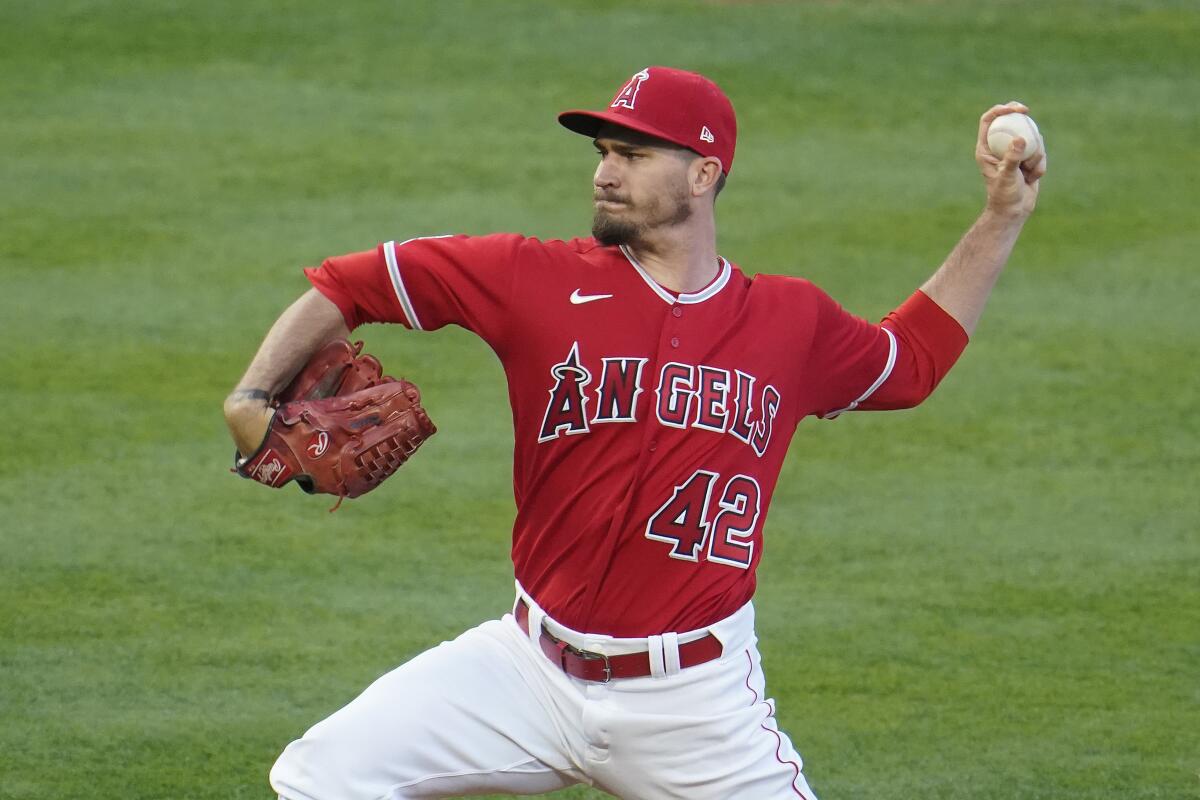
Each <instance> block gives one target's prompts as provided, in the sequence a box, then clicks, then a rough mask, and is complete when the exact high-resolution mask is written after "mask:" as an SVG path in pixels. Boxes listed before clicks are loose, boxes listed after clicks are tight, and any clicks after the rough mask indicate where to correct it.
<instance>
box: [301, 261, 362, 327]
mask: <svg viewBox="0 0 1200 800" xmlns="http://www.w3.org/2000/svg"><path fill="white" fill-rule="evenodd" d="M304 277H306V278H308V282H309V283H311V284H312V285H313V288H314V289H316V290H317V291H318V292H320V293H321V294H323V295H325V297H326V298H327V299H328V300H329V301H330V302H332V303H333V304H334V305H335V306H337V307H338V311H341V312H342V318H343V319H344V320H346V327H347V328H349V329H350V330H354V329H355V328H357V327H358V326H359V325H360V324H362V320H360V319H359V318H358V312H357V307H356V306H355V304H354V300H353V298H351V297H350V295H348V294H347V293H346V292H343V291H341V290H340V289H339V288H338V286H337V284H336V283H335V281H334V280H333V279H332V277H331V276H330V274H329V273H328V272H327V271H325V270H323V269H319V268H317V267H306V268H305V269H304Z"/></svg>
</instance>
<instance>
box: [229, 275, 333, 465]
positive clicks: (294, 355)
mask: <svg viewBox="0 0 1200 800" xmlns="http://www.w3.org/2000/svg"><path fill="white" fill-rule="evenodd" d="M349 333H350V331H349V329H348V328H347V327H346V322H345V320H344V319H343V318H342V312H341V311H339V310H338V307H337V306H336V305H334V304H333V302H331V301H330V300H328V299H327V298H326V297H325V296H324V295H322V294H321V293H320V292H318V291H317V290H316V289H310V290H309V291H308V292H307V293H305V294H304V295H302V296H301V297H300V299H299V300H297V301H296V302H294V303H292V305H291V306H290V307H288V309H287V310H286V311H284V312H283V314H281V315H280V317H279V319H277V320H276V321H275V324H274V325H272V326H271V330H270V331H269V332H268V333H267V336H266V338H265V339H263V342H262V344H261V345H259V348H258V352H257V353H256V354H255V356H254V359H253V360H252V361H251V362H250V366H249V367H248V368H247V369H246V374H245V375H243V376H242V379H241V380H240V381H238V385H237V387H236V388H234V390H233V392H232V393H230V395H229V397H227V398H226V399H225V422H226V424H228V425H229V432H230V434H231V435H232V436H233V440H234V442H235V443H236V444H237V447H238V450H239V451H240V452H242V453H244V454H249V453H252V452H253V451H254V450H255V449H256V448H257V447H258V445H259V443H260V442H261V441H262V438H263V436H264V435H265V434H266V430H267V426H268V425H269V424H270V420H271V410H270V408H269V406H268V403H267V401H268V400H269V399H270V397H271V396H272V395H274V394H275V393H276V392H278V391H279V390H280V389H282V388H283V387H284V386H286V385H287V382H288V381H290V380H291V379H292V377H293V376H294V375H295V374H296V373H297V372H299V371H300V368H301V367H303V366H304V364H305V363H306V362H307V361H308V359H309V357H310V356H311V355H312V354H313V353H315V352H316V351H317V350H318V349H319V348H320V347H321V345H323V344H325V343H326V342H328V341H330V340H331V339H336V338H338V337H342V336H348V335H349Z"/></svg>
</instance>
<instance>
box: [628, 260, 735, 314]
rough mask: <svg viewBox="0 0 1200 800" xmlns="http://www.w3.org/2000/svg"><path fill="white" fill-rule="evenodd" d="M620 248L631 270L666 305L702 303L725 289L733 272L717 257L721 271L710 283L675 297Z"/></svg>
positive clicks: (726, 262) (727, 264)
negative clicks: (697, 289)
mask: <svg viewBox="0 0 1200 800" xmlns="http://www.w3.org/2000/svg"><path fill="white" fill-rule="evenodd" d="M620 248H621V252H622V253H623V254H624V255H625V258H626V259H628V260H629V263H630V264H632V265H633V268H634V269H635V270H637V274H638V275H641V276H642V280H644V281H645V282H646V285H647V286H649V287H650V288H651V289H652V290H654V293H655V294H657V295H658V296H659V297H661V298H662V299H663V301H664V302H665V303H667V305H675V304H676V303H703V302H704V301H705V300H707V299H708V298H710V297H712V296H713V295H715V294H716V293H717V292H719V291H721V290H722V289H724V288H725V284H727V283H729V276H730V274H731V273H732V272H733V268H732V267H731V266H729V262H728V261H726V260H725V259H724V258H721V257H720V256H717V258H720V259H721V271H720V273H718V275H717V277H716V278H714V279H713V282H712V283H710V284H709V285H708V286H705V287H704V288H703V289H701V290H700V291H698V292H686V293H683V294H679V295H676V294H675V293H674V292H670V291H668V290H666V289H664V288H663V287H662V285H661V284H659V282H658V281H656V280H654V278H651V277H650V273H648V272H646V268H645V267H643V266H642V265H641V264H639V263H638V260H637V258H636V257H635V256H634V255H633V251H632V250H630V249H629V248H628V247H627V246H626V245H621V246H620Z"/></svg>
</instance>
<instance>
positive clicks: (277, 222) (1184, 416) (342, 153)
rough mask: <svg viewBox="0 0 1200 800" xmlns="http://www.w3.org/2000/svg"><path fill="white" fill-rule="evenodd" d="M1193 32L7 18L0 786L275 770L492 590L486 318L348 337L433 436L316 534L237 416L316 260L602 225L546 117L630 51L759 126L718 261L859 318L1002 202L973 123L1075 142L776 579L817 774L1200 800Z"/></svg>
mask: <svg viewBox="0 0 1200 800" xmlns="http://www.w3.org/2000/svg"><path fill="white" fill-rule="evenodd" d="M1197 41H1200V8H1197V6H1196V4H1195V3H1194V2H1166V1H1165V0H1160V1H1156V2H1132V1H1122V2H1118V1H1116V0H1103V1H1100V0H1098V1H1097V2H1088V3H1082V2H1074V3H1072V2H1051V1H1049V0H1048V1H1047V2H1037V3H1034V2H1006V3H993V4H985V3H971V2H967V1H966V0H957V1H955V2H937V1H934V0H929V1H927V2H911V3H901V2H878V1H874V0H872V1H871V2H867V1H866V0H864V1H863V2H841V3H839V2H822V3H795V4H789V3H742V2H729V3H716V2H713V3H662V2H654V3H633V2H628V3H611V2H600V3H587V4H585V3H575V2H571V3H550V2H540V3H539V2H520V3H516V2H512V3H488V2H445V3H432V2H422V3H401V2H350V3H346V4H340V5H339V4H331V3H322V2H316V1H315V0H288V1H287V2H278V3H236V2H229V1H228V0H220V1H214V2H208V3H203V4H199V3H196V4H185V3H174V2H144V1H143V2H133V1H129V0H127V1H126V2H84V1H83V0H63V2H56V3H47V4H36V5H35V4H18V3H14V2H2V3H0V107H2V108H3V109H4V114H3V116H2V117H0V186H3V188H4V192H3V193H2V194H0V320H2V324H3V330H4V332H5V334H6V340H7V341H8V342H9V345H8V346H7V347H6V348H5V352H4V354H3V355H0V375H3V376H4V379H3V385H4V387H5V391H4V392H3V393H2V394H0V410H2V411H3V412H4V415H3V416H4V419H6V420H7V425H6V428H5V435H6V441H5V442H4V444H3V452H4V456H3V458H0V509H2V511H3V516H2V518H0V723H2V724H0V798H5V800H17V799H18V798H19V799H20V800H32V799H33V798H37V799H38V800H43V799H44V798H75V797H88V798H123V799H127V800H140V799H143V798H144V799H147V800H148V799H150V798H172V799H175V798H251V797H256V798H262V797H267V796H269V789H268V787H267V786H266V782H265V775H266V770H267V769H268V767H269V766H270V764H271V762H272V760H273V759H274V757H275V755H276V754H277V752H278V751H279V750H280V749H281V748H282V746H283V745H284V744H286V742H287V741H288V740H289V739H291V738H293V737H295V736H296V735H298V734H299V733H300V732H301V731H302V730H303V729H304V728H305V727H306V726H307V725H309V724H311V723H312V722H314V721H316V720H318V719H320V718H322V717H323V716H325V715H326V714H328V713H329V712H330V711H332V710H333V709H335V708H336V707H338V706H339V705H340V704H342V703H344V702H345V701H347V700H348V699H350V698H351V697H353V696H354V695H355V694H356V693H357V692H358V691H359V690H361V689H362V688H363V687H364V686H366V684H367V683H368V682H370V681H371V680H372V679H373V678H375V677H376V676H378V675H379V674H381V673H382V672H384V671H386V670H387V669H389V668H391V667H392V666H394V665H395V664H397V663H399V662H400V661H402V660H404V659H405V658H407V657H409V656H411V655H413V654H415V653H417V652H419V651H421V650H423V649H425V648H427V647H428V646H430V645H432V644H434V643H436V642H438V641H440V640H441V639H443V638H447V637H451V636H453V635H455V634H456V633H457V632H459V631H460V630H462V629H463V628H465V627H467V626H469V625H471V624H474V623H475V622H477V621H478V620H480V619H483V618H485V617H489V616H492V615H495V614H497V613H499V612H500V611H501V610H502V609H503V607H504V606H505V604H506V603H507V602H508V601H509V597H510V594H511V582H510V580H511V578H510V566H509V564H508V561H507V539H508V529H509V525H510V523H511V514H512V501H511V496H510V491H511V481H510V473H509V459H510V457H511V442H510V438H511V427H510V422H509V415H508V411H507V407H506V400H505V390H504V387H503V385H502V375H501V371H500V369H499V368H498V365H497V363H496V362H495V359H494V357H493V356H492V355H491V353H490V351H488V350H487V348H486V347H485V346H484V345H482V344H481V343H480V342H478V341H476V340H474V339H473V338H471V337H470V336H468V335H466V334H463V333H462V332H460V331H449V332H442V333H439V334H437V335H431V336H419V335H408V334H405V333H403V332H401V331H400V330H399V329H382V328H372V329H368V330H365V331H364V332H363V335H364V337H365V338H366V339H367V341H368V343H369V345H370V348H371V349H372V350H373V351H376V352H377V353H378V354H379V355H380V356H381V358H382V359H383V360H384V363H385V364H387V365H389V367H391V366H393V365H394V366H395V370H396V371H400V372H403V373H405V374H406V375H408V376H409V377H411V378H413V379H414V380H416V381H417V382H418V383H419V384H420V385H421V386H422V388H423V389H424V391H425V396H426V400H427V404H428V406H429V408H430V409H431V412H432V413H433V414H434V416H435V418H436V420H437V421H438V423H439V426H440V428H441V431H442V432H441V433H440V434H439V435H438V437H437V438H436V439H434V440H432V441H431V443H430V444H429V445H428V446H427V447H426V448H424V449H423V450H422V452H421V454H420V456H419V457H418V459H417V462H414V464H413V465H412V466H411V468H408V469H406V470H405V474H404V475H402V476H399V477H397V478H396V479H394V480H392V481H390V482H389V483H388V484H387V486H386V488H384V489H383V490H381V491H380V492H378V493H375V494H373V495H371V496H370V497H368V498H365V499H362V500H359V501H354V502H349V503H347V504H346V505H345V506H343V508H342V510H341V511H339V512H338V513H337V514H335V515H329V514H327V513H325V508H326V507H327V505H328V503H327V502H326V500H325V499H323V498H308V497H302V496H300V495H299V493H298V492H293V491H285V492H278V493H272V492H268V491H266V490H264V489H262V488H261V487H258V486H254V485H251V484H250V483H248V482H243V481H238V480H235V479H234V478H233V477H232V476H230V475H229V474H228V473H227V468H228V463H229V459H230V455H231V449H232V448H231V445H230V443H229V441H228V438H227V436H226V434H225V432H224V426H223V423H222V420H221V415H220V404H221V400H222V398H223V396H224V394H225V392H226V391H227V390H228V389H229V388H230V387H231V385H232V384H233V382H234V381H235V380H236V378H237V377H238V375H239V374H240V371H241V369H242V368H243V367H244V365H245V363H246V362H247V361H248V359H249V357H250V355H251V354H252V352H253V350H254V348H255V346H256V345H257V342H258V340H259V338H260V337H261V335H262V333H263V332H264V331H265V329H266V327H267V326H268V325H269V323H270V322H271V321H272V320H273V319H274V317H275V315H276V314H277V313H278V312H279V310H280V309H281V308H282V307H284V306H285V305H286V304H287V303H288V302H289V301H290V300H291V299H292V298H293V297H294V296H296V295H297V294H298V293H299V292H301V291H303V289H304V288H305V286H306V284H305V282H304V281H303V278H302V277H301V276H300V274H299V272H298V270H297V268H298V267H299V266H301V265H307V264H313V263H317V262H319V261H320V260H321V259H322V258H323V257H324V256H326V255H331V254H336V253H341V252H345V251H349V250H356V249H363V248H367V247H371V246H373V245H374V244H375V243H376V242H378V241H380V240H384V239H390V238H396V237H403V238H406V237H408V236H412V235H418V234H426V233H441V232H447V231H452V230H453V231H463V232H470V233H482V232H488V231H494V230H517V231H521V232H525V233H529V234H534V235H540V236H543V237H551V236H571V235H577V234H580V233H582V232H584V231H585V230H586V224H587V219H588V214H589V207H588V206H589V203H588V198H589V188H588V180H589V176H590V173H591V170H592V167H593V155H592V153H591V150H590V148H589V147H588V146H587V143H586V142H585V141H583V140H582V139H580V138H579V137H575V136H571V135H569V134H567V133H565V132H563V131H562V130H560V129H559V128H558V127H557V125H556V124H555V123H554V121H553V118H554V114H555V113H556V112H557V111H559V110H561V109H563V108H567V107H574V106H578V105H588V106H591V105H596V104H598V103H600V102H602V101H603V100H605V99H607V98H608V97H609V96H610V94H611V92H612V91H613V90H614V89H615V88H616V85H617V84H618V83H619V82H620V81H621V80H622V79H623V78H624V77H625V76H627V75H628V74H630V73H631V72H633V71H634V70H636V69H638V68H640V67H642V66H645V65H646V64H650V63H669V64H674V65H678V66H684V67H689V68H695V69H700V70H702V71H705V72H708V73H710V74H711V75H713V76H714V77H715V78H717V79H718V80H719V81H720V83H721V84H722V85H723V86H724V88H725V89H726V90H727V91H728V93H729V94H730V95H731V97H732V98H733V101H734V103H735V105H736V106H737V108H738V111H739V119H740V124H741V135H740V141H739V144H740V147H739V152H738V159H737V165H736V168H735V170H734V173H733V175H732V178H731V180H730V184H729V188H728V189H727V190H726V191H725V193H724V194H723V195H722V198H721V201H720V205H719V216H720V219H719V224H720V227H721V239H720V244H721V250H722V252H723V253H724V254H725V255H726V256H728V257H729V258H731V259H733V260H735V261H737V262H739V263H740V264H742V265H743V266H744V268H746V269H747V271H751V272H754V271H763V272H786V273H792V274H799V275H804V276H806V277H809V278H811V279H813V280H815V281H816V282H817V283H819V284H820V285H822V286H824V287H825V288H826V289H828V290H829V291H830V292H831V293H833V294H834V295H835V296H836V297H838V298H839V299H840V300H841V301H842V302H843V303H844V304H845V305H847V306H848V307H850V308H851V309H853V310H855V311H858V312H859V313H861V314H864V315H867V316H871V317H879V316H882V314H883V313H885V312H886V311H887V310H889V309H890V308H891V307H892V305H894V304H895V303H897V302H898V301H899V300H900V299H902V298H903V297H905V296H906V295H907V294H908V293H909V292H910V291H911V290H912V288H913V287H914V286H916V285H918V284H919V283H920V282H921V281H922V280H923V279H924V277H925V276H926V275H927V274H928V273H929V272H930V271H932V269H933V268H934V267H936V266H937V264H938V263H939V262H940V259H941V258H942V256H943V255H944V254H945V253H946V252H947V251H948V250H949V249H950V248H951V247H952V246H953V244H954V242H955V240H956V239H957V237H958V236H959V235H960V233H961V232H962V230H964V229H965V228H966V227H967V225H968V224H969V223H970V222H971V220H972V219H973V217H974V215H975V214H976V213H977V211H978V209H979V206H980V203H981V199H982V190H981V185H980V181H979V179H978V176H977V175H976V171H975V166H974V164H973V162H972V160H971V154H970V151H971V147H972V145H973V138H974V128H975V122H976V119H977V117H978V115H979V114H980V113H981V112H982V111H983V109H984V108H986V107H987V106H988V105H989V104H991V103H993V102H997V101H1004V100H1008V99H1012V98H1019V99H1021V100H1023V101H1025V102H1027V103H1028V104H1029V105H1030V107H1031V109H1032V113H1033V114H1034V115H1035V116H1036V117H1037V119H1038V121H1039V123H1040V124H1041V126H1042V129H1043V131H1044V133H1045V135H1046V140H1047V144H1048V147H1049V150H1050V153H1051V165H1050V167H1051V171H1050V175H1049V176H1048V177H1047V178H1046V180H1045V183H1044V187H1043V193H1042V201H1041V207H1040V208H1039V210H1038V212H1037V214H1036V215H1035V217H1034V219H1033V220H1032V221H1031V223H1030V224H1029V226H1028V228H1027V230H1026V233H1025V236H1024V238H1023V239H1022V241H1021V242H1020V243H1019V245H1018V248H1017V251H1016V254H1015V255H1014V258H1013V261H1012V264H1011V268H1010V270H1009V272H1008V273H1007V274H1006V275H1005V276H1004V278H1003V279H1002V281H1001V284H1000V287H999V289H998V291H997V294H996V296H995V297H994V299H993V302H992V304H991V307H990V308H989V312H988V314H987V315H986V316H985V318H984V321H983V323H982V325H981V326H980V328H979V331H978V333H977V336H976V341H975V342H974V343H973V344H972V346H971V347H970V348H969V349H968V351H967V354H966V355H965V356H964V358H963V360H962V361H961V362H960V364H959V366H958V367H957V368H956V369H955V371H954V372H953V373H952V374H951V375H950V376H949V378H947V380H946V381H945V383H944V384H943V386H942V388H941V389H940V390H939V392H938V393H937V394H936V395H935V396H934V398H933V399H931V400H930V401H929V402H927V403H926V404H925V405H924V406H922V407H921V408H919V409H916V410H914V411H910V412H902V413H894V414H886V415H858V416H854V415H850V416H848V417H847V418H844V419H842V420H840V421H838V422H836V423H818V422H812V421H809V422H806V423H804V424H803V426H802V427H801V429H800V431H799V432H798V433H797V437H796V440H795V443H794V445H793V452H792V454H791V457H790V459H789V461H788V464H787V467H786V469H785V474H784V476H783V479H782V480H781V482H780V487H779V489H778V490H777V492H776V496H775V503H774V506H773V509H772V516H771V520H770V523H769V524H768V529H767V537H768V540H767V556H766V560H765V565H764V567H763V569H762V570H761V573H760V587H761V588H760V592H759V596H758V608H759V619H760V635H761V637H762V639H763V652H764V658H765V661H766V668H767V675H768V683H769V688H770V689H771V692H772V694H773V695H774V696H775V698H776V699H777V700H778V704H779V709H780V720H781V724H782V725H783V727H784V728H786V729H787V730H788V731H789V732H790V733H791V734H792V738H793V740H794V741H795V743H796V745H797V747H798V748H799V750H800V752H801V753H802V754H803V755H804V756H805V759H806V761H807V766H806V772H807V773H808V775H809V778H810V781H811V783H812V785H813V787H814V788H815V789H816V791H817V792H818V793H819V795H820V796H821V797H822V798H823V800H839V799H842V798H871V800H912V799H913V798H947V799H949V798H954V799H955V800H958V799H960V798H968V799H976V798H977V799H978V800H984V799H985V798H986V799H987V800H991V799H992V798H997V797H1008V798H1021V799H1022V800H1024V799H1029V800H1035V799H1036V800H1041V799H1042V798H1045V799H1046V800H1050V799H1051V798H1054V799H1055V800H1057V799H1059V798H1072V799H1073V800H1074V799H1076V798H1077V799H1079V800H1083V799H1085V798H1086V799H1088V800H1091V799H1093V798H1094V799H1095V800H1100V799H1101V798H1103V799H1104V800H1109V799H1110V798H1113V797H1122V798H1170V799H1171V800H1176V799H1177V798H1196V797H1200V735H1198V732H1200V680H1198V678H1200V588H1198V587H1200V534H1198V530H1200V500H1198V499H1197V498H1198V492H1197V484H1198V483H1200V481H1198V480H1197V476H1198V475H1200V422H1198V420H1200V416H1198V414H1197V397H1200V375H1198V371H1197V368H1196V363H1195V355H1196V351H1197V343H1198V341H1200V335H1198V334H1200V326H1198V325H1197V324H1196V322H1195V317H1194V312H1193V308H1192V306H1193V304H1194V303H1195V302H1196V300H1197V298H1200V277H1198V276H1197V257H1196V253H1197V252H1200V226H1198V225H1197V223H1196V219H1197V208H1200V189H1198V188H1197V181H1196V177H1197V174H1198V173H1200V160H1198V158H1197V156H1196V143H1197V141H1198V140H1200V80H1198V77H1197V76H1200V48H1197V47H1196V46H1195V44H1196V42H1197ZM418 462H419V463H418ZM559 796H562V797H571V798H592V797H598V796H600V795H599V794H598V793H596V792H593V791H590V790H586V789H575V790H570V791H567V792H563V793H562V794H561V795H559Z"/></svg>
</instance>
